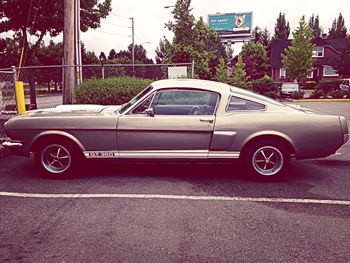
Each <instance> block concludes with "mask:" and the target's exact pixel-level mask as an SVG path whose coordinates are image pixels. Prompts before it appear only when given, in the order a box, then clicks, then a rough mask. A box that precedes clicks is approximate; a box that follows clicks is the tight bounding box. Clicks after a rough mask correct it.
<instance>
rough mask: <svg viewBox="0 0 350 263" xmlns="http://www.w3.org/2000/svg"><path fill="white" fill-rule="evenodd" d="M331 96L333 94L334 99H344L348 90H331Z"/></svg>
mask: <svg viewBox="0 0 350 263" xmlns="http://www.w3.org/2000/svg"><path fill="white" fill-rule="evenodd" d="M328 95H329V96H331V97H332V98H333V99H342V98H343V97H344V96H345V95H346V92H345V91H342V90H339V89H337V90H332V91H331V92H329V93H328Z"/></svg>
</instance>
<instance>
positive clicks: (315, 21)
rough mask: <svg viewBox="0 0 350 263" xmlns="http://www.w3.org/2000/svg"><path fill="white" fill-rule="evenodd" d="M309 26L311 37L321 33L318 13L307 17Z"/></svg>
mask: <svg viewBox="0 0 350 263" xmlns="http://www.w3.org/2000/svg"><path fill="white" fill-rule="evenodd" d="M309 27H310V29H311V31H312V38H318V37H320V36H321V35H322V28H321V27H320V19H319V17H318V15H317V16H316V17H315V15H314V14H312V16H311V17H310V19H309Z"/></svg>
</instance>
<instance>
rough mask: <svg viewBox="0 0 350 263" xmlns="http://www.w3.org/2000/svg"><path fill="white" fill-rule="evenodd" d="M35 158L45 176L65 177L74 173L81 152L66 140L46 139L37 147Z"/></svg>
mask: <svg viewBox="0 0 350 263" xmlns="http://www.w3.org/2000/svg"><path fill="white" fill-rule="evenodd" d="M34 160H35V163H36V165H37V167H38V169H39V170H40V172H41V173H42V174H43V175H44V176H46V177H51V178H56V179H57V178H62V179H63V178H67V177H68V176H72V175H74V170H75V168H76V165H77V162H78V160H79V154H78V151H77V149H76V147H74V146H72V145H70V143H68V142H66V141H63V140H62V141H58V142H49V141H45V142H42V143H41V144H40V145H39V146H38V147H37V149H36V151H35V153H34Z"/></svg>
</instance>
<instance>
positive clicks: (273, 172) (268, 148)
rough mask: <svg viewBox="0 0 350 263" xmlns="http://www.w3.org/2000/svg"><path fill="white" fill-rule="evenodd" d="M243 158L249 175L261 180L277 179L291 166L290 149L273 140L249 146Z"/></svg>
mask: <svg viewBox="0 0 350 263" xmlns="http://www.w3.org/2000/svg"><path fill="white" fill-rule="evenodd" d="M242 158H243V164H244V166H245V168H246V169H247V171H248V174H249V175H250V176H252V177H254V178H256V179H260V180H267V181H268V180H274V179H277V178H279V177H281V176H282V175H283V174H284V173H285V172H286V171H287V169H288V168H289V165H290V152H289V150H288V148H287V147H286V146H285V145H284V144H283V143H281V142H279V141H274V140H271V139H269V140H261V141H257V142H254V143H252V144H251V145H248V146H247V149H246V150H245V151H244V152H243V156H242Z"/></svg>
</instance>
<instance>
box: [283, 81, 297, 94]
mask: <svg viewBox="0 0 350 263" xmlns="http://www.w3.org/2000/svg"><path fill="white" fill-rule="evenodd" d="M295 92H300V87H299V84H298V83H294V82H283V83H282V86H281V97H283V98H286V97H292V96H293V94H294V93H295Z"/></svg>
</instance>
